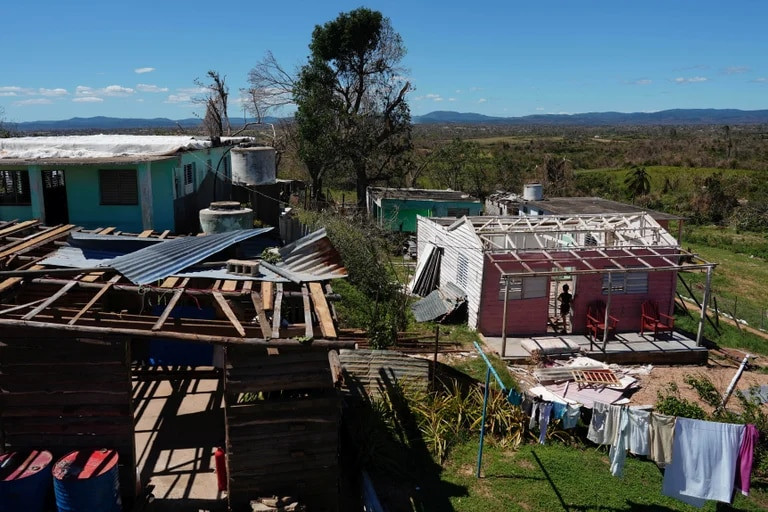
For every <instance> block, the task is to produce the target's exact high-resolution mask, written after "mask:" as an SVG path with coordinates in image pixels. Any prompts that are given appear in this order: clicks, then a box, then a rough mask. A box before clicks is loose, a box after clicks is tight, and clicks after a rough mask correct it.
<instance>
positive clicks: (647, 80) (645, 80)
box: [627, 78, 653, 85]
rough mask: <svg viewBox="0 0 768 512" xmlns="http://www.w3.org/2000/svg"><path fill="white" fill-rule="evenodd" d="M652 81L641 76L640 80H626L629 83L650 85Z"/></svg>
mask: <svg viewBox="0 0 768 512" xmlns="http://www.w3.org/2000/svg"><path fill="white" fill-rule="evenodd" d="M651 83H653V82H652V81H651V80H649V79H648V78H641V79H640V80H632V81H631V82H627V84H629V85H650V84H651Z"/></svg>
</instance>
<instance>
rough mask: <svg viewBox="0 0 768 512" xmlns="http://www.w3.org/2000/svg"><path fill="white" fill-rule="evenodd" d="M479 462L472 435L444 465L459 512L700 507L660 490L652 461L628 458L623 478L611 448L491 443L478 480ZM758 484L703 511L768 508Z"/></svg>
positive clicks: (445, 481) (445, 478)
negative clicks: (616, 472)
mask: <svg viewBox="0 0 768 512" xmlns="http://www.w3.org/2000/svg"><path fill="white" fill-rule="evenodd" d="M476 461H477V439H472V440H470V441H467V442H465V443H463V444H461V445H459V446H457V447H456V448H454V449H453V451H452V452H451V454H450V456H449V458H448V460H447V461H446V464H444V465H443V473H442V475H441V480H442V482H443V485H442V487H441V489H442V490H443V491H445V490H446V489H450V490H451V497H450V505H451V508H452V509H453V510H455V511H457V512H486V511H517V510H521V511H542V512H545V511H546V512H549V511H558V510H562V511H587V510H605V511H615V512H618V511H624V510H626V511H632V510H640V511H652V510H657V511H675V510H680V511H694V510H699V509H696V508H694V507H691V506H689V505H686V504H684V503H682V502H680V501H677V500H675V499H673V498H669V497H666V496H664V495H662V494H661V483H662V478H663V476H662V473H661V472H660V471H659V469H658V468H657V467H656V465H655V464H653V463H652V462H648V461H642V460H640V459H636V458H633V457H627V463H626V466H625V467H624V476H623V478H616V477H613V476H612V475H611V473H610V471H609V462H608V456H607V453H606V452H605V451H600V450H597V449H595V448H586V449H579V448H571V447H566V446H562V445H557V444H554V445H546V446H540V445H525V446H522V447H520V449H519V450H517V451H513V450H510V449H503V448H500V447H498V446H494V445H488V444H486V449H485V452H484V459H483V474H484V477H483V478H481V479H479V480H478V479H476V478H475V468H476V463H477V462H476ZM755 487H756V486H755V485H754V484H753V491H752V496H751V497H749V498H745V497H743V496H741V495H738V496H737V497H736V501H735V502H734V505H733V507H726V506H723V505H720V506H719V507H720V508H716V504H715V503H709V504H707V506H706V507H704V508H703V509H701V510H707V511H714V510H766V508H767V507H768V492H766V489H765V487H764V486H763V487H762V488H755ZM462 490H463V492H462ZM424 502H425V503H429V498H428V497H425V500H424ZM433 510H437V509H433ZM441 510H442V509H441ZM446 510H448V509H446Z"/></svg>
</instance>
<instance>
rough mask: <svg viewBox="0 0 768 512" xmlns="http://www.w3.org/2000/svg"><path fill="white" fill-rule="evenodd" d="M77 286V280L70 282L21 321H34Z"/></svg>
mask: <svg viewBox="0 0 768 512" xmlns="http://www.w3.org/2000/svg"><path fill="white" fill-rule="evenodd" d="M76 284H77V281H76V280H75V281H70V282H68V283H67V284H65V285H64V286H62V287H61V288H59V290H58V291H57V292H56V293H54V294H53V295H51V296H50V297H48V298H47V299H45V300H44V301H43V303H42V304H40V305H38V306H37V307H35V308H34V309H33V310H32V311H30V312H29V313H27V314H26V315H24V316H23V317H21V319H22V320H32V319H33V318H34V317H35V316H36V315H37V314H38V313H40V312H41V311H43V310H44V309H45V308H47V307H48V306H50V305H51V304H53V303H54V302H56V301H57V300H59V299H60V298H62V297H63V296H64V295H65V294H66V293H67V292H68V291H69V290H71V289H72V287H73V286H75V285H76Z"/></svg>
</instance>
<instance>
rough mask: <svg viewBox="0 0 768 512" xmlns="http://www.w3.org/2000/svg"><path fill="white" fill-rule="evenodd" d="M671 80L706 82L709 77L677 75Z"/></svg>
mask: <svg viewBox="0 0 768 512" xmlns="http://www.w3.org/2000/svg"><path fill="white" fill-rule="evenodd" d="M672 81H673V82H675V83H676V84H694V83H700V82H707V81H709V78H707V77H705V76H692V77H688V78H684V77H682V76H679V77H677V78H675V79H674V80H672Z"/></svg>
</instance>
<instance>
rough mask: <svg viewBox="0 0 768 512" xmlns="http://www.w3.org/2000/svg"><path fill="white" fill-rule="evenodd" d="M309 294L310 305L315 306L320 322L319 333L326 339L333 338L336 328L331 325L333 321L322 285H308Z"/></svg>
mask: <svg viewBox="0 0 768 512" xmlns="http://www.w3.org/2000/svg"><path fill="white" fill-rule="evenodd" d="M309 292H310V293H311V294H312V303H313V304H314V305H315V313H316V314H317V320H318V321H319V322H320V331H321V332H322V333H323V336H324V337H326V338H335V337H336V328H335V327H334V325H333V319H332V318H331V312H330V310H329V309H328V302H326V300H325V293H323V287H322V285H321V284H320V283H309Z"/></svg>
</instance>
